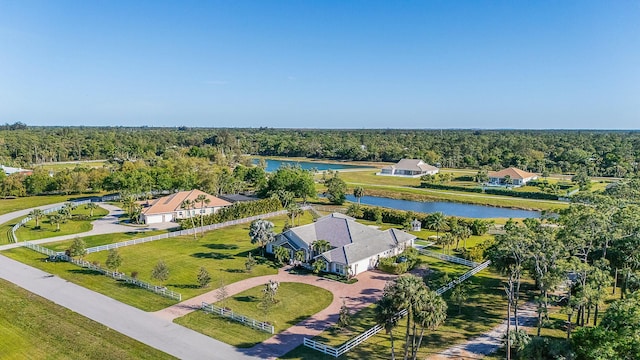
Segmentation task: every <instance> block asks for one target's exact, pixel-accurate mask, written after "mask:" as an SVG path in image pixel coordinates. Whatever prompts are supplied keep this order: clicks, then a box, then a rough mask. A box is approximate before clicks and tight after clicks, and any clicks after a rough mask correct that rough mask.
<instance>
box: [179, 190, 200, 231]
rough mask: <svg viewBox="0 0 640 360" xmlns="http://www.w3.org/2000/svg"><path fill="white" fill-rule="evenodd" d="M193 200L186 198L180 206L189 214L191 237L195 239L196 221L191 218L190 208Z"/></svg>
mask: <svg viewBox="0 0 640 360" xmlns="http://www.w3.org/2000/svg"><path fill="white" fill-rule="evenodd" d="M194 204H195V202H193V201H191V200H189V199H186V200H184V201H183V202H182V204H181V205H180V208H182V209H183V210H185V211H186V212H187V214H188V215H189V218H191V228H192V229H193V238H194V239H196V238H197V234H196V231H195V228H196V223H195V220H194V219H193V214H191V209H192V208H193V206H194Z"/></svg>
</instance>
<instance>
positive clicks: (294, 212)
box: [287, 203, 304, 226]
mask: <svg viewBox="0 0 640 360" xmlns="http://www.w3.org/2000/svg"><path fill="white" fill-rule="evenodd" d="M287 212H288V215H289V216H291V225H292V226H293V224H294V218H297V219H298V225H300V216H302V214H304V210H302V208H301V207H300V206H299V205H298V204H296V203H291V204H289V207H288V208H287Z"/></svg>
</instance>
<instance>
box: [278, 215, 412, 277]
mask: <svg viewBox="0 0 640 360" xmlns="http://www.w3.org/2000/svg"><path fill="white" fill-rule="evenodd" d="M415 238H416V237H415V236H414V235H411V234H408V233H406V232H404V231H401V230H398V229H394V228H391V229H389V230H385V231H380V230H378V229H375V228H373V227H369V226H366V225H363V224H360V223H358V222H356V221H355V219H354V218H352V217H349V216H346V215H343V214H340V213H333V214H330V215H327V216H324V217H321V218H319V219H318V220H317V221H316V222H314V223H312V224H308V225H303V226H297V227H294V228H291V229H289V230H287V231H285V232H283V233H281V234H279V235H277V236H276V240H275V241H274V242H272V243H270V244H267V252H269V253H274V252H275V249H276V248H278V247H284V248H285V249H288V250H289V251H290V253H291V254H290V255H291V258H292V259H295V256H294V255H295V253H296V252H298V251H302V252H303V253H304V262H306V263H309V262H311V261H312V260H318V259H323V260H324V261H325V263H326V267H325V269H324V270H325V271H326V272H332V273H336V274H341V275H358V274H360V273H362V272H365V271H367V270H371V269H374V268H375V267H376V266H377V265H378V261H379V260H380V258H386V257H391V256H395V255H398V254H400V253H402V252H403V251H404V250H405V249H407V248H409V247H413V242H414V240H415ZM318 240H325V241H327V242H328V243H329V245H330V246H329V247H328V248H326V249H322V250H319V251H317V249H314V246H313V244H314V242H315V241H318Z"/></svg>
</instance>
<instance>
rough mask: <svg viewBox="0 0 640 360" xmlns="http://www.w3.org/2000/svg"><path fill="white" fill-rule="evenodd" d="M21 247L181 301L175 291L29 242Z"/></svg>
mask: <svg viewBox="0 0 640 360" xmlns="http://www.w3.org/2000/svg"><path fill="white" fill-rule="evenodd" d="M22 246H24V247H26V248H29V249H31V250H34V251H37V252H39V253H42V254H45V255H49V256H50V257H52V258H56V259H58V260H62V261H68V262H70V263H72V264H75V265H78V266H80V267H83V268H85V269H90V270H93V271H97V272H99V273H101V274H103V275H107V276H109V277H112V278H114V279H116V280H122V281H125V282H126V283H127V284H132V285H135V286H138V287H141V288H143V289H146V290H149V291H152V292H154V293H156V294H159V295H162V296H164V297H168V298H171V299H174V300H177V301H182V294H180V293H177V292H175V291H171V290H169V289H167V288H166V287H164V286H157V285H153V284H149V283H147V282H144V281H141V280H138V279H134V278H132V277H131V276H127V275H125V274H123V273H119V272H115V271H110V270H107V269H103V268H101V267H100V266H97V265H94V264H92V263H90V262H88V261H84V260H77V259H74V258H72V257H70V256H67V255H65V254H64V253H59V252H55V251H53V250H51V249H47V248H45V247H43V246H40V245H37V244H32V243H30V242H24V243H23V244H22Z"/></svg>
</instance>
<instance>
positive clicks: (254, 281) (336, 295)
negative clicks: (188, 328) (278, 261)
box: [154, 269, 395, 358]
mask: <svg viewBox="0 0 640 360" xmlns="http://www.w3.org/2000/svg"><path fill="white" fill-rule="evenodd" d="M394 278H395V275H389V274H385V273H382V272H379V271H367V272H364V273H362V274H359V275H358V276H357V279H358V282H357V283H355V284H343V283H341V282H337V281H333V280H327V279H324V278H320V277H317V276H312V275H294V274H289V273H288V272H287V271H286V269H280V270H279V272H278V274H277V275H266V276H259V277H254V278H251V279H246V280H242V281H239V282H236V283H233V284H230V285H227V291H228V293H229V296H233V295H235V294H237V293H240V292H242V291H245V290H247V289H250V288H253V287H256V286H260V285H264V284H265V283H267V282H268V281H269V280H275V281H279V282H298V283H304V284H309V285H314V286H317V287H320V288H323V289H326V290H329V291H331V292H332V293H333V301H332V302H331V304H330V305H329V306H328V307H327V308H325V309H324V310H322V311H320V312H319V313H317V314H315V315H313V316H312V317H310V318H308V319H306V320H303V321H301V322H300V323H298V324H296V325H294V326H292V327H290V328H288V329H287V330H285V331H283V332H281V333H279V334H276V335H274V336H273V337H271V338H270V339H267V340H266V341H264V342H263V343H261V344H258V345H256V346H254V347H253V348H249V349H244V350H240V351H244V352H245V353H246V354H247V355H252V356H257V357H260V358H276V357H278V356H282V355H284V354H286V353H288V352H289V351H291V350H293V349H294V348H295V347H297V346H298V345H301V344H302V339H303V338H304V337H313V336H315V335H318V334H320V333H321V332H322V331H324V330H325V329H327V328H328V327H329V326H331V325H332V324H334V323H335V322H336V321H337V319H338V313H339V312H340V307H341V306H342V301H343V299H344V301H345V303H346V304H347V306H348V307H349V308H350V309H351V310H353V311H358V310H360V309H362V308H365V307H367V306H369V305H371V304H373V303H374V302H375V301H376V300H378V299H379V298H380V297H381V296H382V290H383V289H384V285H385V284H386V282H387V281H389V280H393V279H394ZM216 292H217V290H212V291H209V292H207V293H206V294H202V295H200V296H196V297H194V298H191V299H189V300H186V301H183V302H181V303H179V304H176V305H173V306H171V307H168V308H166V309H163V310H160V311H157V312H155V313H154V314H155V315H157V316H159V317H161V318H163V319H166V320H173V319H175V318H178V317H181V316H184V315H186V314H188V313H190V312H193V311H196V310H198V309H200V305H201V304H202V302H207V303H214V302H216V301H217V293H216Z"/></svg>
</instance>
